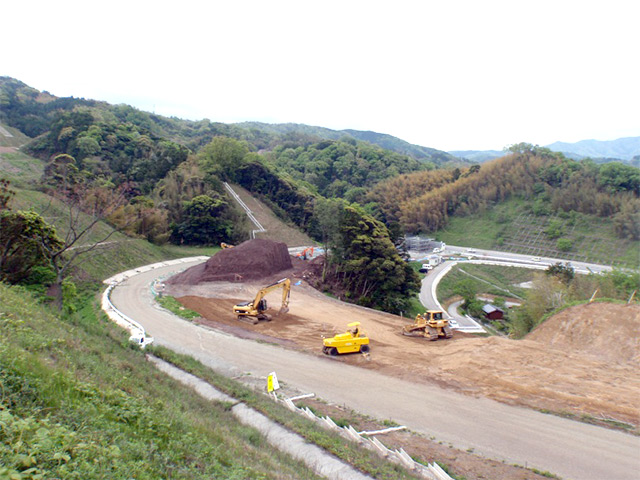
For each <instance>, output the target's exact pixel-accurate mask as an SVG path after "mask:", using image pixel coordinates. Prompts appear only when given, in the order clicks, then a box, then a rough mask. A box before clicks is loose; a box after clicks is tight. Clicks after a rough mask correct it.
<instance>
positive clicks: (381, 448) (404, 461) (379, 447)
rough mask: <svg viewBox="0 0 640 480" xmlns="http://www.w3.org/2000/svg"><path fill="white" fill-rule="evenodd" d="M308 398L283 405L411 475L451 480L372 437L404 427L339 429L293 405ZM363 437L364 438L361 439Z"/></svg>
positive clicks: (433, 465) (435, 467) (439, 470)
mask: <svg viewBox="0 0 640 480" xmlns="http://www.w3.org/2000/svg"><path fill="white" fill-rule="evenodd" d="M310 396H313V394H307V395H301V396H299V397H294V398H285V399H284V404H285V405H286V406H287V408H289V410H291V411H294V412H296V413H298V414H300V415H303V416H305V417H307V418H309V419H311V420H313V421H315V422H316V423H318V424H319V425H321V426H322V427H324V428H328V429H329V430H335V431H337V432H339V433H340V434H341V435H342V436H343V437H345V438H347V439H348V440H351V441H353V442H356V443H358V444H360V445H362V446H364V447H365V448H368V449H369V450H373V451H374V452H376V453H378V455H380V456H382V457H384V458H386V459H387V460H389V461H390V462H394V463H397V464H400V465H402V466H404V467H405V468H407V469H409V470H411V471H412V472H413V473H416V474H418V475H420V476H421V477H422V478H426V479H428V480H453V479H452V478H451V477H450V476H449V474H447V472H445V471H444V470H443V469H442V467H440V465H438V464H437V463H435V462H433V463H430V464H428V465H424V464H422V463H419V462H416V461H415V460H414V459H413V458H411V456H410V455H409V454H408V453H407V452H405V451H404V449H403V448H402V447H401V448H400V449H397V450H391V449H389V448H387V447H386V446H385V445H384V444H383V443H382V442H381V441H380V440H378V439H377V438H376V437H375V436H373V435H374V434H380V433H385V432H391V431H394V430H402V429H404V428H406V427H404V426H398V427H391V428H387V429H384V430H379V431H376V432H358V431H357V430H356V429H355V428H353V427H352V426H351V425H347V426H345V427H339V426H338V425H336V423H335V422H334V421H333V420H332V419H331V418H330V417H318V416H316V414H315V413H313V412H312V411H311V410H310V409H309V408H308V407H304V408H299V407H297V406H296V405H295V404H294V403H293V401H294V400H297V399H300V398H305V397H310ZM272 398H273V399H274V400H276V401H279V399H278V397H277V396H275V395H274V396H273V397H272ZM363 435H366V436H364V437H363Z"/></svg>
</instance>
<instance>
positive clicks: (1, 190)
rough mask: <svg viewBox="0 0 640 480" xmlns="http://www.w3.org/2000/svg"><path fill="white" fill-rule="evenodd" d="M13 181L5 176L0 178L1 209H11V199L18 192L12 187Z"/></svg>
mask: <svg viewBox="0 0 640 480" xmlns="http://www.w3.org/2000/svg"><path fill="white" fill-rule="evenodd" d="M10 185H11V182H9V180H7V179H5V178H0V211H2V210H7V209H9V204H10V203H11V199H12V198H13V197H14V196H15V194H16V192H14V191H13V190H11V188H10Z"/></svg>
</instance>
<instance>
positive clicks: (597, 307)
mask: <svg viewBox="0 0 640 480" xmlns="http://www.w3.org/2000/svg"><path fill="white" fill-rule="evenodd" d="M527 340H534V341H537V342H542V343H545V344H547V345H550V346H552V347H555V348H561V349H563V350H565V351H572V352H580V353H585V354H587V355H592V356H596V357H599V358H600V359H602V360H607V361H609V362H615V363H627V362H629V361H634V362H640V306H638V305H619V304H613V303H590V304H587V305H578V306H575V307H571V308H568V309H566V310H563V311H562V312H560V313H558V314H557V315H554V316H553V317H551V318H549V319H548V320H547V321H546V322H544V323H543V324H542V325H540V326H539V327H538V328H536V329H535V330H534V331H533V332H531V333H530V334H529V335H528V336H527Z"/></svg>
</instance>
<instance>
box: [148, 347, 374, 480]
mask: <svg viewBox="0 0 640 480" xmlns="http://www.w3.org/2000/svg"><path fill="white" fill-rule="evenodd" d="M147 358H148V359H149V360H150V361H151V362H153V364H154V365H155V366H156V367H157V368H158V369H159V370H161V371H162V372H164V373H166V374H167V375H169V376H170V377H172V378H175V379H176V380H178V381H179V382H181V383H183V384H184V385H187V386H189V387H191V388H193V389H194V390H195V391H196V392H197V393H198V394H199V395H200V396H202V397H203V398H206V399H207V400H213V401H218V402H229V403H232V404H233V407H232V408H231V412H232V413H233V415H234V416H235V417H236V418H237V419H238V420H239V421H240V422H241V423H243V424H245V425H249V426H251V427H253V428H255V429H256V430H258V431H259V432H260V433H261V434H262V435H264V436H265V438H266V439H267V441H268V442H269V443H270V444H272V445H274V446H275V447H276V448H277V449H278V450H281V451H283V452H285V453H288V454H289V455H291V456H292V457H294V458H295V459H298V460H302V461H303V462H304V463H305V464H306V465H307V466H309V468H311V469H312V470H313V471H314V472H316V473H317V474H318V475H322V476H324V477H327V478H330V479H335V480H340V479H346V480H351V479H353V480H360V479H370V478H371V477H368V476H366V475H364V474H362V473H360V472H359V471H357V470H355V469H354V468H353V467H351V466H350V465H347V464H346V463H343V462H341V461H340V460H338V459H337V458H335V457H334V456H332V455H330V454H328V453H327V452H325V451H324V450H323V449H321V448H320V447H318V446H316V445H312V444H309V443H307V442H306V440H305V439H304V438H302V437H301V436H300V435H297V434H295V433H292V432H290V431H288V430H287V429H285V428H284V427H282V426H280V425H278V424H277V423H275V422H273V421H272V420H270V419H269V418H267V417H265V416H264V415H262V414H261V413H258V412H257V411H255V410H253V409H252V408H249V407H247V406H246V405H245V404H244V403H240V402H238V400H236V399H235V398H232V397H230V396H228V395H227V394H225V393H222V392H220V391H219V390H216V389H215V388H213V387H212V386H211V385H209V384H208V383H206V382H205V381H203V380H200V379H199V378H198V377H195V376H194V375H191V374H190V373H187V372H184V371H183V370H180V369H179V368H176V367H174V366H173V365H171V364H169V363H167V362H164V361H163V360H160V359H159V358H157V357H154V356H151V355H147Z"/></svg>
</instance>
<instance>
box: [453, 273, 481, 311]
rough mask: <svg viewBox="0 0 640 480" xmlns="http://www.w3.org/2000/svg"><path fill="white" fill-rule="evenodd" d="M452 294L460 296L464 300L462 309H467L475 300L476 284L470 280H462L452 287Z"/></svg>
mask: <svg viewBox="0 0 640 480" xmlns="http://www.w3.org/2000/svg"><path fill="white" fill-rule="evenodd" d="M453 293H455V294H456V295H460V296H461V297H462V299H463V300H464V305H463V306H464V308H467V307H468V306H469V305H470V304H472V303H473V302H474V301H475V299H476V294H477V293H478V289H477V286H476V282H475V281H473V280H472V279H471V278H464V279H462V280H460V281H459V282H458V283H456V284H455V286H454V287H453Z"/></svg>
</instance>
